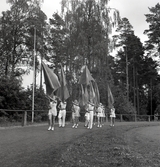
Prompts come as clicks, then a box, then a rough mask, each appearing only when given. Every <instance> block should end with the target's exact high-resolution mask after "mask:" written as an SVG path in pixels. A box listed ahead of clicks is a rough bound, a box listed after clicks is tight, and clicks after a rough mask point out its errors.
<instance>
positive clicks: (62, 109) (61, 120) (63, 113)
mask: <svg viewBox="0 0 160 167" xmlns="http://www.w3.org/2000/svg"><path fill="white" fill-rule="evenodd" d="M66 106H67V102H66V101H64V102H63V101H61V102H60V104H59V105H58V108H59V109H60V110H59V114H58V123H59V127H65V119H66Z"/></svg>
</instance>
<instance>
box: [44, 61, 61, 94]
mask: <svg viewBox="0 0 160 167" xmlns="http://www.w3.org/2000/svg"><path fill="white" fill-rule="evenodd" d="M42 69H43V74H44V79H45V84H46V94H47V95H49V96H50V95H51V94H52V93H53V92H55V91H56V90H57V89H58V88H59V87H60V86H61V85H60V82H59V80H58V77H57V75H56V74H55V73H54V72H53V71H52V70H51V69H50V68H49V67H48V66H47V65H46V64H45V63H44V62H42Z"/></svg>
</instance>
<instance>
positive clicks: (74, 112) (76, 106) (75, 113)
mask: <svg viewBox="0 0 160 167" xmlns="http://www.w3.org/2000/svg"><path fill="white" fill-rule="evenodd" d="M72 104H73V106H72V120H73V126H72V128H77V127H78V122H79V117H80V106H79V103H78V101H77V100H75V101H74V102H72Z"/></svg>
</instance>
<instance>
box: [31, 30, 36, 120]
mask: <svg viewBox="0 0 160 167" xmlns="http://www.w3.org/2000/svg"><path fill="white" fill-rule="evenodd" d="M33 56H34V59H33V92H32V123H33V122H34V88H35V58H36V28H35V27H34V53H33Z"/></svg>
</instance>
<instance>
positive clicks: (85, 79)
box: [79, 66, 94, 85]
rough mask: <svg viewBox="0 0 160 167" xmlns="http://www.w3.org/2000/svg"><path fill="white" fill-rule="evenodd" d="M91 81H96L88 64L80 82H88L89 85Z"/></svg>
mask: <svg viewBox="0 0 160 167" xmlns="http://www.w3.org/2000/svg"><path fill="white" fill-rule="evenodd" d="M90 81H94V79H93V77H92V76H91V73H90V71H89V70H88V68H87V66H85V67H84V70H83V72H82V74H81V77H80V80H79V84H86V85H89V84H90Z"/></svg>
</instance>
